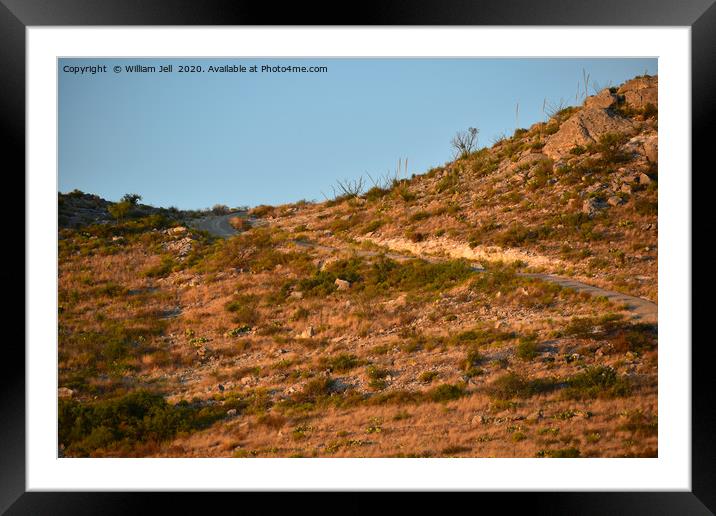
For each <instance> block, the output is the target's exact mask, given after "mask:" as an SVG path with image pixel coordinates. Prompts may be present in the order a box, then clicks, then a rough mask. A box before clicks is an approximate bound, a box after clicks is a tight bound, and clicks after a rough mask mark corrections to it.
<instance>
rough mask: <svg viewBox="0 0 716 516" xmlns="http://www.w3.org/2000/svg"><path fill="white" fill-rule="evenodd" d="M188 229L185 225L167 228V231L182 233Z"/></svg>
mask: <svg viewBox="0 0 716 516" xmlns="http://www.w3.org/2000/svg"><path fill="white" fill-rule="evenodd" d="M187 231H188V230H187V228H186V227H184V226H177V227H174V228H169V229H167V233H168V234H170V235H181V234H183V233H186V232H187Z"/></svg>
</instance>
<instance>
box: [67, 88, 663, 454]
mask: <svg viewBox="0 0 716 516" xmlns="http://www.w3.org/2000/svg"><path fill="white" fill-rule="evenodd" d="M656 90H657V78H656V77H638V78H635V79H633V80H632V81H629V82H627V83H625V84H623V85H621V86H620V87H619V88H614V89H611V90H604V91H601V92H599V94H597V95H595V96H593V97H590V98H588V99H587V100H586V102H585V103H584V105H582V106H579V107H570V108H565V109H561V110H559V111H558V112H556V113H554V114H553V116H552V117H551V118H550V120H549V121H547V122H546V123H540V124H535V125H533V126H532V127H530V128H529V129H520V130H517V131H515V134H514V135H513V136H512V137H510V138H503V139H501V140H499V141H497V142H496V143H495V144H494V145H493V146H492V147H490V148H486V149H481V150H477V151H471V152H465V153H464V154H463V155H462V156H459V157H458V158H457V159H455V160H454V161H451V162H449V163H447V164H446V165H445V166H442V167H439V168H436V169H433V170H430V171H428V172H427V173H425V174H420V175H414V176H411V177H410V178H402V177H401V174H400V172H396V173H395V174H390V175H388V176H384V177H382V178H373V179H374V180H375V184H371V185H370V187H369V188H360V186H361V185H359V184H358V183H355V184H353V183H351V184H345V183H344V184H343V187H344V189H345V191H344V192H343V195H339V196H338V197H337V198H335V199H331V200H330V201H326V202H322V203H310V202H305V201H302V202H297V203H295V204H290V205H283V206H276V207H271V206H260V207H257V208H254V209H253V210H251V211H250V212H249V213H248V214H245V215H243V216H241V217H238V218H236V219H233V220H232V223H233V224H234V227H236V228H237V229H238V234H237V235H236V236H232V237H230V238H221V237H218V236H216V235H213V234H211V233H210V232H207V231H203V230H200V229H196V228H199V227H208V228H210V227H211V225H206V224H204V223H202V222H201V221H197V219H196V218H195V217H196V216H199V215H203V216H205V217H206V216H208V215H209V214H208V213H203V214H199V213H196V214H189V215H186V216H183V217H179V218H178V217H172V216H169V214H168V213H166V212H153V213H151V214H149V215H147V214H142V213H135V214H133V215H132V216H128V217H126V218H125V219H122V220H114V221H111V222H109V221H107V222H106V223H102V224H97V223H91V224H87V225H82V226H81V227H80V228H70V227H67V228H64V229H61V231H60V237H61V239H60V243H59V245H60V249H59V257H60V258H59V275H60V276H59V387H60V391H59V395H60V398H61V399H60V421H59V433H60V435H59V442H60V445H61V453H62V454H63V455H66V456H212V457H213V456H233V457H276V456H278V457H288V456H306V457H335V456H363V457H377V456H389V457H441V456H478V457H491V456H499V457H505V456H522V457H535V456H537V457H577V456H579V457H616V456H654V455H656V453H657V448H658V446H657V425H656V421H657V358H658V352H657V324H656V321H655V320H653V319H651V318H645V317H642V316H638V314H637V313H636V312H635V311H634V308H633V307H632V306H629V304H628V303H627V304H625V303H615V302H613V301H610V299H608V298H606V297H603V296H601V295H590V293H589V292H586V291H579V290H574V289H572V288H565V287H562V286H560V284H558V283H556V282H555V281H553V280H551V279H550V278H553V277H556V276H554V275H558V276H560V277H573V278H575V279H577V280H579V281H581V282H583V283H584V284H586V285H594V286H600V287H604V288H606V289H608V290H610V291H616V292H621V293H624V294H631V295H633V296H638V297H643V298H646V299H649V300H651V301H653V302H656V301H657V185H658V173H657V169H658V165H657V153H656V146H657V109H656V106H657V97H656ZM351 190H354V191H351ZM98 202H99V201H98ZM62 214H63V213H62V212H61V215H62ZM64 216H66V217H68V219H69V220H78V219H76V218H74V215H73V214H72V213H69V212H66V213H64ZM536 272H543V273H547V274H546V275H544V276H542V277H534V276H530V275H529V273H536Z"/></svg>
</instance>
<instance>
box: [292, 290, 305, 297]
mask: <svg viewBox="0 0 716 516" xmlns="http://www.w3.org/2000/svg"><path fill="white" fill-rule="evenodd" d="M289 297H292V298H293V299H303V292H301V291H300V290H295V291H293V292H291V294H290V296H289Z"/></svg>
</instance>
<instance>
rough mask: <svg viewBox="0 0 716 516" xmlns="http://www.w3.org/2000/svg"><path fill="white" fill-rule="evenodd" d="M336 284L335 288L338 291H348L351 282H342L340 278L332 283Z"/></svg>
mask: <svg viewBox="0 0 716 516" xmlns="http://www.w3.org/2000/svg"><path fill="white" fill-rule="evenodd" d="M334 283H335V284H336V287H338V290H348V289H349V288H351V282H350V281H346V280H342V279H340V278H336V281H335V282H334Z"/></svg>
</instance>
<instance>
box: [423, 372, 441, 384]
mask: <svg viewBox="0 0 716 516" xmlns="http://www.w3.org/2000/svg"><path fill="white" fill-rule="evenodd" d="M438 376H440V375H439V374H438V372H437V371H423V372H422V373H420V375H419V376H418V381H420V382H421V383H432V381H433V380H434V379H435V378H437V377H438Z"/></svg>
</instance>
